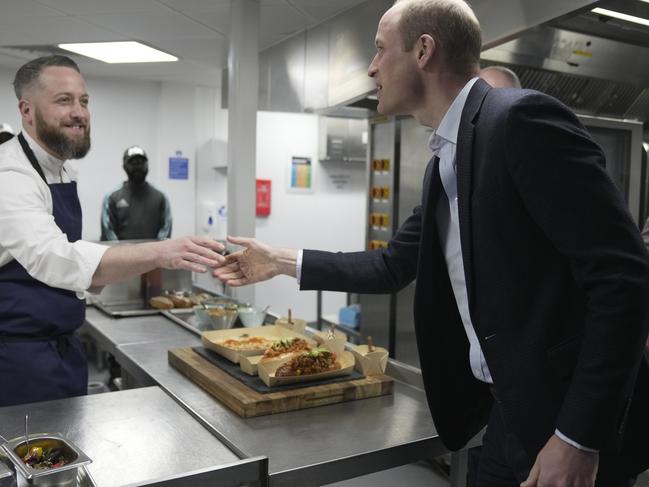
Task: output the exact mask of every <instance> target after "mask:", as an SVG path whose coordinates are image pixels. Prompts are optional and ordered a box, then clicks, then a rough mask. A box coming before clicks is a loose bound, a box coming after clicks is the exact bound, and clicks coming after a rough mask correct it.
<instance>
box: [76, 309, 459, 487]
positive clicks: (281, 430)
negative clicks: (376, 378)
mask: <svg viewBox="0 0 649 487" xmlns="http://www.w3.org/2000/svg"><path fill="white" fill-rule="evenodd" d="M88 311H89V313H88V315H87V324H86V327H87V329H88V331H89V333H91V335H93V336H94V335H96V334H100V335H101V336H103V337H104V338H105V339H107V340H111V341H112V342H113V343H114V354H115V357H116V359H117V361H118V362H119V363H120V364H121V365H122V367H123V368H124V369H125V370H126V371H127V372H128V374H130V375H132V376H133V377H135V379H136V382H138V383H146V382H147V381H153V382H154V383H156V384H158V385H160V387H161V388H162V389H164V390H165V391H166V392H167V393H168V394H169V395H170V396H171V397H173V398H174V399H176V401H178V403H179V404H181V405H183V407H185V409H187V410H188V411H189V412H190V413H191V414H192V415H194V417H196V418H197V419H198V420H199V421H201V422H202V423H203V424H204V425H205V426H206V427H207V428H208V429H210V430H211V431H212V432H213V433H214V434H215V435H216V436H217V437H218V438H219V439H221V440H222V441H223V442H224V443H225V444H227V445H228V446H230V447H231V448H232V449H233V450H234V451H235V452H237V453H238V454H239V455H240V456H242V457H256V456H259V455H263V456H267V457H268V458H269V476H270V485H273V486H295V485H300V486H301V487H302V486H303V487H308V486H316V485H322V484H327V483H330V482H335V481H339V480H344V479H348V478H352V477H356V476H359V475H364V474H367V473H371V472H375V471H379V470H383V469H387V468H391V467H395V466H398V465H403V464H406V463H411V462H414V461H417V460H420V459H425V458H432V457H434V456H438V455H441V454H444V453H446V452H447V450H446V449H445V447H444V446H443V445H442V442H441V440H440V439H439V437H438V435H437V432H436V430H435V426H434V425H433V421H432V419H431V416H430V413H429V411H428V406H427V403H426V398H425V395H424V392H423V391H422V390H421V389H419V388H416V387H412V386H409V385H407V384H405V383H402V382H397V383H396V384H395V390H394V394H392V395H389V396H382V397H378V398H371V399H363V400H358V401H351V402H346V403H341V404H334V405H328V406H324V407H318V408H311V409H306V410H302V411H292V412H288V413H281V414H276V415H271V416H261V417H258V418H249V419H243V418H240V417H239V416H237V415H236V414H235V413H233V412H232V411H230V410H229V409H228V408H226V407H225V406H224V405H222V404H221V403H219V402H218V401H217V400H216V399H214V398H213V397H212V396H210V395H209V394H207V393H206V392H204V391H203V390H202V389H201V388H200V387H199V386H197V385H196V384H194V383H193V382H191V381H189V380H188V379H187V378H185V376H183V375H182V374H180V373H179V372H177V371H176V370H175V369H173V368H172V367H171V366H170V365H169V364H168V362H167V350H168V349H169V348H174V347H186V346H194V345H198V344H200V340H199V339H198V337H197V336H195V335H193V334H191V333H190V332H187V331H185V330H183V329H181V328H180V327H179V326H177V325H174V324H173V323H171V322H170V321H168V320H166V319H165V318H164V317H162V316H160V317H146V318H122V319H119V320H113V319H110V318H106V317H105V316H103V315H99V316H98V312H97V311H96V310H91V309H89V310H88ZM165 321H166V323H164V322H165ZM156 322H162V323H156ZM170 326H171V327H174V326H175V327H176V328H177V330H175V331H171V330H169V327H170ZM125 330H128V333H127V332H126V331H125ZM147 333H150V334H148V335H147ZM127 334H128V335H129V337H127V336H126V335H127ZM130 337H138V339H137V340H135V339H132V338H130ZM147 338H148V340H147Z"/></svg>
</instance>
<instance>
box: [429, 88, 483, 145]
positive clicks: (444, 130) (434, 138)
mask: <svg viewBox="0 0 649 487" xmlns="http://www.w3.org/2000/svg"><path fill="white" fill-rule="evenodd" d="M476 81H478V77H477V76H476V77H474V78H471V79H470V80H469V81H468V82H467V84H465V85H464V88H462V90H461V91H460V92H459V93H458V95H457V96H456V97H455V100H453V103H451V106H450V107H448V110H447V111H446V113H445V114H444V117H443V118H442V121H441V122H440V124H439V127H437V130H434V131H433V133H432V134H431V136H430V139H428V147H430V150H431V151H433V152H437V151H439V150H440V149H441V148H442V146H443V145H444V144H446V143H448V142H450V143H452V144H457V134H458V132H459V131H460V119H461V118H462V111H463V110H464V105H465V104H466V99H467V98H468V97H469V92H470V91H471V88H472V87H473V85H474V84H475V82H476Z"/></svg>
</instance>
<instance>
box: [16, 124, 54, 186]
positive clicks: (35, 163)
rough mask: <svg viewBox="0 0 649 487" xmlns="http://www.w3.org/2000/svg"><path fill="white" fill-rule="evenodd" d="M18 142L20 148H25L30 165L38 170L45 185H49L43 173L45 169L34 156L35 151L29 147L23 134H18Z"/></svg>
mask: <svg viewBox="0 0 649 487" xmlns="http://www.w3.org/2000/svg"><path fill="white" fill-rule="evenodd" d="M18 142H20V146H21V147H22V148H23V152H24V153H25V156H27V159H28V160H29V163H30V164H31V165H32V167H33V168H34V169H35V170H36V172H37V173H38V175H39V176H40V177H41V178H42V179H43V181H45V184H47V179H45V174H44V173H43V169H41V165H40V164H39V163H38V160H37V159H36V156H35V155H34V151H32V148H31V147H29V144H28V143H27V141H26V140H25V137H24V136H23V133H22V132H20V133H19V134H18Z"/></svg>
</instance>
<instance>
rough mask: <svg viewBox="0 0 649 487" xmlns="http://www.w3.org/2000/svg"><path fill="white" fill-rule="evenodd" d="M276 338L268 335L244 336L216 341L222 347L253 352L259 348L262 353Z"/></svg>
mask: <svg viewBox="0 0 649 487" xmlns="http://www.w3.org/2000/svg"><path fill="white" fill-rule="evenodd" d="M273 342H274V340H272V339H269V338H266V337H257V336H251V337H248V336H242V337H241V338H228V339H227V340H223V341H219V342H216V343H217V344H218V345H221V346H222V347H226V348H229V349H230V350H236V351H237V352H251V351H255V350H258V351H259V352H260V353H262V352H263V351H265V350H266V349H267V348H269V347H271V346H272V345H273Z"/></svg>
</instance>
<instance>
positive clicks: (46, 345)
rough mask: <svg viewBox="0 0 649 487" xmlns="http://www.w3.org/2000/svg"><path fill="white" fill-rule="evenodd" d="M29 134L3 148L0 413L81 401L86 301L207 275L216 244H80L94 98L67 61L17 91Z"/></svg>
mask: <svg viewBox="0 0 649 487" xmlns="http://www.w3.org/2000/svg"><path fill="white" fill-rule="evenodd" d="M13 86H14V90H15V93H16V97H17V98H18V109H19V111H20V116H21V119H22V131H21V132H20V133H19V134H18V136H17V137H14V138H13V139H11V140H9V141H8V142H5V143H4V144H2V145H0V406H9V405H13V404H24V403H29V402H35V401H45V400H51V399H59V398H65V397H70V396H77V395H83V394H86V392H87V382H88V380H87V375H88V371H87V359H86V355H85V350H84V347H83V344H82V343H81V341H80V340H79V338H78V337H77V336H76V335H75V333H74V332H75V330H77V329H78V328H79V327H80V326H81V325H82V324H83V322H84V319H85V307H86V304H85V300H84V299H83V298H84V297H85V293H86V292H87V291H91V292H92V291H99V290H101V288H102V286H105V285H107V284H110V283H114V282H118V281H120V280H124V279H129V278H131V277H133V276H137V275H139V274H142V273H144V272H148V271H150V270H152V269H154V268H158V267H162V268H167V269H187V270H190V271H194V272H206V270H207V268H209V267H214V266H216V265H217V264H218V263H219V262H220V261H221V260H222V259H223V257H222V256H221V255H220V254H219V252H222V251H223V250H224V248H223V246H222V245H221V244H219V243H217V242H215V241H213V240H210V239H207V238H199V237H193V236H190V237H182V238H176V239H169V240H164V241H161V242H147V243H142V244H138V245H119V246H113V247H110V248H109V247H107V246H104V245H100V244H96V243H91V242H87V241H84V240H82V239H81V205H80V203H79V198H78V196H77V184H76V175H75V172H74V170H73V168H72V166H71V165H70V164H69V163H68V162H67V161H68V160H69V159H81V158H83V157H84V156H85V155H86V154H87V153H88V151H89V149H90V112H89V109H88V107H89V103H90V98H89V95H88V92H87V90H86V84H85V81H84V79H83V77H82V75H81V73H80V71H79V67H78V66H77V64H76V63H75V62H74V61H73V60H72V59H70V58H68V57H66V56H58V55H54V56H45V57H40V58H37V59H34V60H32V61H29V62H28V63H26V64H24V65H23V66H21V67H20V68H19V69H18V71H17V72H16V76H15V79H14V82H13Z"/></svg>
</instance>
